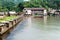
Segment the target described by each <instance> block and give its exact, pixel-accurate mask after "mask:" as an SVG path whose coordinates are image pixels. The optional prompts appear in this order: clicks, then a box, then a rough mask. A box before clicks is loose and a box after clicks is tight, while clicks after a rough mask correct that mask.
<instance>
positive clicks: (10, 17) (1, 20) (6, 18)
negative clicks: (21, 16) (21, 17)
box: [0, 16, 17, 22]
mask: <svg viewBox="0 0 60 40" xmlns="http://www.w3.org/2000/svg"><path fill="white" fill-rule="evenodd" d="M16 17H17V16H7V17H5V18H4V19H0V22H5V21H9V20H11V19H14V18H16Z"/></svg>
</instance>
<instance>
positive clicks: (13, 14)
mask: <svg viewBox="0 0 60 40" xmlns="http://www.w3.org/2000/svg"><path fill="white" fill-rule="evenodd" d="M9 14H10V16H16V15H17V13H16V12H15V11H9Z"/></svg>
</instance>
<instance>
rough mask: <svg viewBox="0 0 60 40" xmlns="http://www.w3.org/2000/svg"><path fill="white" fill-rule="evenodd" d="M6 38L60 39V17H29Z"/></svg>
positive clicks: (19, 39)
mask: <svg viewBox="0 0 60 40" xmlns="http://www.w3.org/2000/svg"><path fill="white" fill-rule="evenodd" d="M5 40H60V17H47V16H44V18H33V17H28V18H26V19H24V20H23V21H22V22H21V23H19V24H18V25H17V27H16V28H15V29H14V30H13V31H12V32H11V33H10V35H9V36H8V37H7V38H6V39H5Z"/></svg>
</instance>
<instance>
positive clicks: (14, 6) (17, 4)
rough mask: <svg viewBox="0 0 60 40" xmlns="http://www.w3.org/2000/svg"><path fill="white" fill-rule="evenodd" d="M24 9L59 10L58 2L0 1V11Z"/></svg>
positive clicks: (58, 0)
mask: <svg viewBox="0 0 60 40" xmlns="http://www.w3.org/2000/svg"><path fill="white" fill-rule="evenodd" d="M24 7H29V8H41V7H44V8H46V9H48V8H53V9H60V0H29V1H26V2H25V1H24V0H0V11H12V10H14V11H21V10H23V8H24Z"/></svg>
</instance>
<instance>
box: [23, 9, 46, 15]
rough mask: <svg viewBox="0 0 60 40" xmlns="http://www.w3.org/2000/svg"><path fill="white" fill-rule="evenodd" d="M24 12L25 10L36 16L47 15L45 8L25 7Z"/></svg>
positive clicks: (26, 12)
mask: <svg viewBox="0 0 60 40" xmlns="http://www.w3.org/2000/svg"><path fill="white" fill-rule="evenodd" d="M23 12H25V14H28V15H35V16H40V15H47V11H46V9H45V8H24V9H23Z"/></svg>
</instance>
